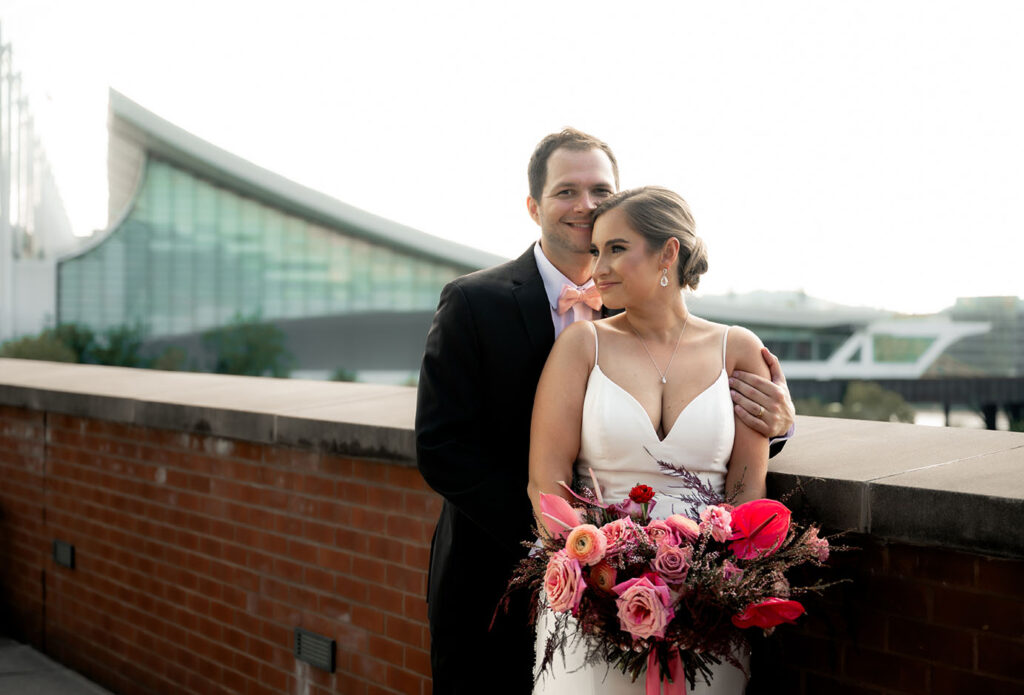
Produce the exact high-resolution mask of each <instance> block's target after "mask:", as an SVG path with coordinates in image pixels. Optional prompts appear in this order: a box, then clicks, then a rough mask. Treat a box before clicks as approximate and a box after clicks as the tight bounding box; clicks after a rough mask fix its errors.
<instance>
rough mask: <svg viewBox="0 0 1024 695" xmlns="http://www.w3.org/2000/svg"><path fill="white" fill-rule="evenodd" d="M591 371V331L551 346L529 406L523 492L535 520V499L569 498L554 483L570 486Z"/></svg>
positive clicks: (576, 330) (580, 328)
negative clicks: (527, 472) (527, 480)
mask: <svg viewBox="0 0 1024 695" xmlns="http://www.w3.org/2000/svg"><path fill="white" fill-rule="evenodd" d="M593 366H594V333H593V330H592V329H591V328H590V326H589V325H587V324H586V323H584V322H580V323H574V324H572V325H571V326H569V327H568V328H566V329H565V331H564V332H563V333H562V335H560V336H559V337H558V340H556V341H555V346H554V347H553V348H552V349H551V354H550V355H549V356H548V361H547V363H546V364H545V365H544V371H543V372H542V373H541V375H540V382H539V383H538V384H537V396H536V397H535V398H534V401H533V422H532V425H531V428H530V483H529V486H528V488H527V491H528V492H529V495H530V502H531V503H532V504H533V513H534V516H535V517H536V518H537V519H538V520H539V519H540V518H541V517H540V493H542V492H544V493H547V494H560V495H562V496H563V497H565V498H567V499H568V497H569V495H568V493H566V492H565V491H564V490H563V489H562V488H561V486H560V485H559V484H558V481H560V480H564V481H565V482H566V483H567V484H569V483H571V482H572V469H573V464H574V463H575V462H576V456H577V455H578V454H579V452H580V428H581V426H582V423H583V396H584V395H585V394H586V392H587V379H588V378H589V377H590V370H591V369H592V368H593ZM541 528H543V524H541Z"/></svg>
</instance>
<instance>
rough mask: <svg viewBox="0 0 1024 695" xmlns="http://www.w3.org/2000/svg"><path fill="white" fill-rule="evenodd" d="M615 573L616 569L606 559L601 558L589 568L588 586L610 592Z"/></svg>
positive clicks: (616, 572) (613, 584)
mask: <svg viewBox="0 0 1024 695" xmlns="http://www.w3.org/2000/svg"><path fill="white" fill-rule="evenodd" d="M616 575H618V571H617V570H616V569H615V568H614V567H612V566H611V565H609V564H608V561H607V560H601V562H599V563H597V564H596V565H594V566H593V567H591V568H590V586H592V587H594V588H595V589H600V590H601V591H607V592H609V593H610V592H611V590H612V587H614V586H615V577H616Z"/></svg>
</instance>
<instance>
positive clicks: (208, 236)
mask: <svg viewBox="0 0 1024 695" xmlns="http://www.w3.org/2000/svg"><path fill="white" fill-rule="evenodd" d="M469 270H472V269H470V268H464V267H460V266H457V265H455V264H448V263H444V262H441V261H438V260H434V259H429V258H425V257H422V256H418V255H415V254H413V253H409V252H405V251H402V250H399V249H397V248H392V247H389V246H387V245H386V244H385V243H374V242H370V241H366V240H364V239H361V238H359V236H358V234H357V233H355V234H354V233H351V232H350V231H348V230H344V229H341V228H331V227H328V226H325V225H322V224H319V223H316V222H313V221H310V220H308V219H305V218H303V217H301V216H298V215H295V214H292V213H289V212H285V211H282V210H281V209H279V208H276V207H273V206H271V205H268V204H266V203H263V202H260V201H258V200H254V199H252V198H248V197H245V196H242V195H240V194H238V193H236V192H234V191H231V190H229V189H226V188H223V187H220V186H217V185H215V184H213V183H211V182H208V181H206V180H204V179H202V178H200V177H198V176H196V175H195V174H193V173H191V172H189V171H186V170H183V169H181V168H178V167H176V166H173V165H171V164H168V163H166V162H163V161H161V160H158V159H150V160H149V161H148V162H147V164H146V169H145V174H144V176H143V183H142V185H141V187H140V190H139V191H138V193H137V195H136V198H135V200H134V202H133V205H132V207H131V210H130V212H129V213H128V215H127V216H126V217H125V218H124V219H123V220H122V221H121V223H120V224H119V225H118V227H117V228H116V229H114V230H113V231H112V232H111V233H110V234H109V235H108V236H107V237H106V238H105V239H104V240H103V241H102V242H101V243H99V244H98V245H97V246H95V247H93V248H91V249H89V250H88V251H86V252H84V253H82V254H80V255H78V256H75V257H73V258H70V259H66V260H64V261H62V262H61V263H60V265H59V269H58V278H59V286H58V287H59V290H58V292H59V296H58V312H59V320H60V322H61V323H71V322H76V323H84V324H87V325H89V326H90V327H92V328H93V329H95V330H102V329H105V328H108V327H111V326H117V325H122V324H133V323H135V322H138V321H141V322H142V323H143V324H144V325H146V327H147V328H148V331H149V334H150V336H154V337H156V336H163V335H174V334H180V333H191V332H196V331H202V330H205V329H208V328H212V327H215V326H220V325H224V324H225V323H227V322H229V321H230V320H231V319H232V317H234V315H235V314H237V313H241V314H243V315H246V316H250V315H253V314H257V313H258V314H259V315H261V316H262V317H263V318H264V319H282V318H304V317H314V316H325V315H334V314H345V313H360V312H381V311H432V310H433V309H434V308H435V306H436V305H437V298H438V295H439V294H440V292H441V288H442V287H443V286H444V284H445V283H446V282H448V281H449V280H452V279H453V278H455V277H457V276H459V275H462V274H463V273H465V272H468V271H469Z"/></svg>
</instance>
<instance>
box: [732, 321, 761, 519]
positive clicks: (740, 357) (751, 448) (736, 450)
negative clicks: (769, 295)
mask: <svg viewBox="0 0 1024 695" xmlns="http://www.w3.org/2000/svg"><path fill="white" fill-rule="evenodd" d="M727 362H729V364H727V367H728V370H729V373H730V374H731V373H732V372H733V370H735V369H742V370H743V371H746V372H750V373H752V374H757V375H760V376H763V377H766V378H769V379H770V378H771V375H770V373H769V371H768V366H767V365H766V364H765V362H764V359H763V358H762V357H761V340H760V339H759V338H758V337H757V336H756V335H754V334H753V333H751V332H750V331H748V330H747V329H746V328H742V327H740V326H733V327H732V328H730V329H729V345H728V351H727ZM767 475H768V438H767V437H766V436H765V435H763V434H761V433H760V432H758V431H757V430H754V429H752V428H750V427H748V426H747V425H746V423H744V421H743V420H741V419H740V418H739V417H736V438H735V439H734V440H733V445H732V456H731V457H730V458H729V472H728V473H727V474H726V476H725V490H726V492H727V493H729V492H732V491H733V489H734V488H735V486H736V485H737V483H739V484H741V485H742V488H741V489H740V492H739V495H738V496H737V497H736V500H735V501H734V503H735V504H739V503H741V502H747V501H750V500H755V499H760V498H762V497H764V496H765V494H766V493H767V488H766V486H765V478H766V477H767Z"/></svg>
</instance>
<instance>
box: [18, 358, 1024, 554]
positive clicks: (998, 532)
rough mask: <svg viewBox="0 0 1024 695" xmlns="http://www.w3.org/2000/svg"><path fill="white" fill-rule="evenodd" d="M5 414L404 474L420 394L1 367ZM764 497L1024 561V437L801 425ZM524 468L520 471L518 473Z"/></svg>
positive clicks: (839, 520)
mask: <svg viewBox="0 0 1024 695" xmlns="http://www.w3.org/2000/svg"><path fill="white" fill-rule="evenodd" d="M0 405H7V406H15V407H22V408H31V409H33V410H40V411H48V412H55V413H64V414H69V415H78V416H87V417H93V418H98V419H102V420H111V421H115V422H121V423H127V424H135V425H142V426H146V427H154V428H160V429H170V430H177V431H182V432H190V433H196V434H209V435H213V436H218V437H225V438H230V439H239V440H244V441H252V442H257V443H264V444H279V445H283V446H290V447H297V448H303V449H312V450H315V451H323V452H330V453H336V454H342V455H346V456H353V457H358V458H371V459H378V460H385V461H392V462H395V463H398V464H401V465H412V463H413V462H414V461H415V440H414V437H413V431H412V428H413V419H414V416H415V409H416V391H415V389H412V388H408V387H401V386H376V385H370V384H350V383H333V382H316V381H302V380H297V379H267V378H257V377H235V376H221V375H213V374H191V373H180V372H159V371H152V370H145V369H124V368H116V367H98V366H93V365H75V364H58V363H50V362H35V361H28V360H3V359H0ZM797 432H798V435H797V437H796V439H794V441H792V442H790V443H789V444H788V445H787V446H786V448H785V450H784V451H783V452H782V454H780V455H779V456H777V457H776V458H774V459H772V461H771V465H770V469H769V475H768V485H769V491H770V493H771V494H772V496H779V495H782V494H785V493H787V492H791V491H794V490H796V492H795V493H793V494H794V495H795V497H794V498H793V499H792V503H793V504H794V505H795V506H800V505H803V507H804V509H805V510H806V512H807V513H809V514H810V515H812V516H813V518H815V519H817V520H818V521H820V522H821V523H822V524H824V525H826V526H828V527H831V528H834V529H849V530H853V531H857V532H860V533H866V534H870V535H873V536H877V537H880V538H883V539H889V540H896V541H904V542H910V543H919V544H924V545H940V546H943V547H948V548H958V549H964V550H970V551H974V552H981V553H988V554H994V555H1002V556H1010V557H1024V524H1021V523H1020V520H1021V519H1024V434H1022V433H1015V432H989V431H983V430H961V429H950V428H931V427H921V426H915V425H901V424H889V423H878V422H864V421H857V420H837V419H831V418H813V417H800V418H798V423H797ZM524 465H525V462H524Z"/></svg>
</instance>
